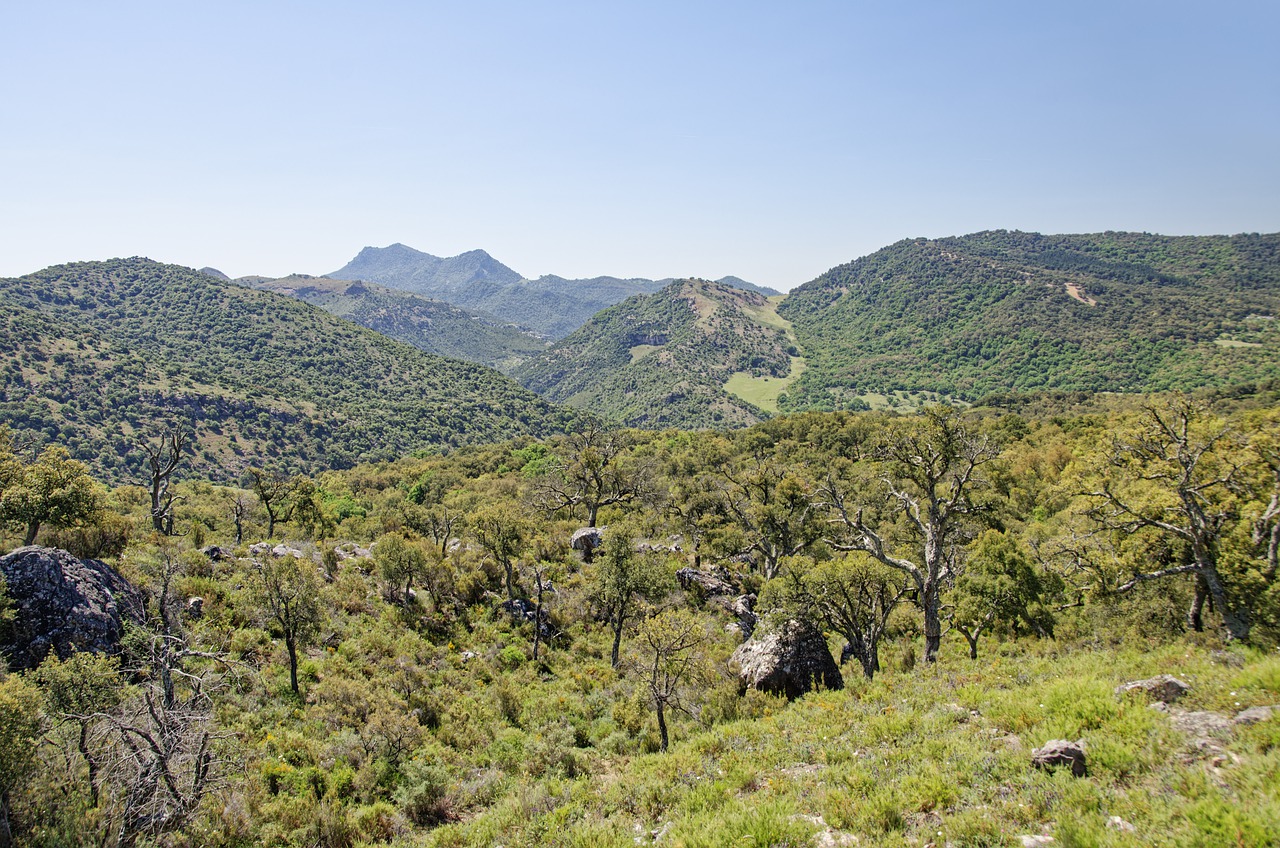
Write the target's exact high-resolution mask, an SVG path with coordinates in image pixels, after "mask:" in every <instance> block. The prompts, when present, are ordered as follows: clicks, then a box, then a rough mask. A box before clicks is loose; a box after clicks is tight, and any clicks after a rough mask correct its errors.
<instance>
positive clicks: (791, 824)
mask: <svg viewBox="0 0 1280 848" xmlns="http://www.w3.org/2000/svg"><path fill="white" fill-rule="evenodd" d="M944 647H946V648H947V650H944V655H943V657H942V659H941V661H940V662H939V663H938V664H937V665H936V666H935V667H917V668H915V669H914V670H912V671H909V672H901V671H892V670H891V671H886V672H885V673H882V674H881V675H879V676H878V677H877V679H876V680H875V681H874V682H866V681H864V680H862V679H861V678H860V677H858V676H856V674H855V672H854V670H853V669H851V668H848V669H846V674H847V678H846V679H847V680H848V681H849V683H850V685H849V686H848V688H846V689H845V690H844V691H838V692H820V693H814V694H811V695H809V696H807V697H805V698H803V699H801V700H799V701H796V702H794V703H792V704H790V705H784V704H782V703H777V704H773V705H771V706H768V707H766V708H764V710H763V713H762V714H761V715H760V717H758V718H752V719H741V720H738V721H733V722H729V723H725V724H720V725H716V726H714V727H710V728H705V729H703V730H701V731H696V730H695V729H693V728H691V729H690V730H689V731H688V732H687V733H686V735H685V736H683V737H682V738H680V739H678V740H677V742H676V744H675V745H673V747H672V749H671V751H670V752H668V753H667V754H638V755H637V754H633V755H629V756H617V757H612V758H608V757H606V758H605V759H603V760H599V761H597V762H595V764H594V766H593V769H592V775H591V776H583V777H579V778H577V779H575V780H572V781H566V780H564V779H563V778H555V779H549V780H546V781H543V782H542V783H539V784H537V785H534V786H530V785H528V784H525V785H523V786H521V787H520V788H518V789H513V790H512V791H511V792H510V793H509V794H508V795H507V796H505V797H503V798H500V799H499V800H498V801H497V802H496V803H495V804H494V805H493V806H491V807H489V808H487V809H484V810H482V811H480V812H479V813H478V814H477V815H476V816H475V817H474V818H472V819H470V820H467V821H464V822H459V823H454V824H450V825H448V826H446V827H443V828H439V829H437V830H434V831H431V832H430V833H429V834H428V835H427V836H426V837H425V840H424V842H423V843H422V844H424V845H440V846H445V845H451V846H463V845H481V844H488V842H489V841H490V840H492V839H498V841H500V842H501V843H502V844H503V845H506V846H508V848H512V846H518V845H536V844H553V845H569V846H622V845H634V844H648V843H649V842H651V841H653V837H654V835H655V834H657V835H658V837H659V841H660V842H661V844H664V845H671V846H679V847H680V848H719V846H761V848H763V846H801V845H811V844H814V838H815V836H816V835H818V834H820V833H823V832H824V831H829V832H828V833H827V836H826V838H828V839H836V840H838V839H839V838H840V837H841V836H842V835H849V836H856V837H857V840H858V841H857V844H858V845H859V846H879V845H884V846H888V845H902V844H904V843H916V844H925V843H928V842H934V843H935V844H939V845H941V844H944V843H945V844H951V845H955V846H1004V845H1017V844H1019V842H1018V837H1019V836H1021V835H1024V834H1039V833H1048V834H1051V835H1053V836H1054V837H1055V839H1056V840H1057V842H1058V844H1062V845H1068V846H1073V845H1099V846H1138V845H1170V846H1173V845H1204V846H1218V845H1221V846H1228V845H1231V846H1236V845H1245V846H1263V845H1274V844H1280V720H1272V721H1271V722H1267V723H1263V724H1259V725H1256V726H1254V727H1250V728H1241V729H1238V730H1237V731H1235V733H1234V735H1233V736H1232V737H1231V738H1230V739H1228V740H1226V741H1223V742H1222V743H1221V744H1222V745H1223V747H1224V748H1225V749H1226V753H1224V754H1221V755H1218V756H1220V757H1221V759H1214V755H1212V754H1211V753H1204V752H1201V751H1198V750H1197V749H1196V748H1195V746H1194V745H1193V744H1192V740H1189V739H1187V738H1186V737H1185V736H1184V735H1183V734H1182V733H1181V732H1180V731H1178V730H1176V729H1175V728H1174V727H1173V725H1172V724H1171V722H1170V720H1169V717H1168V716H1167V715H1165V714H1163V713H1160V712H1157V711H1155V710H1152V709H1150V708H1149V707H1148V705H1147V704H1146V703H1145V702H1142V701H1141V700H1138V699H1133V698H1119V697H1117V696H1116V695H1115V693H1114V689H1115V687H1116V686H1117V685H1118V684H1119V683H1121V682H1124V681H1126V680H1132V679H1136V678H1139V677H1144V676H1149V675H1152V674H1156V673H1161V672H1166V673H1171V674H1175V675H1177V676H1179V677H1180V678H1182V679H1183V680H1186V681H1188V682H1189V683H1190V684H1191V686H1192V690H1191V692H1190V694H1189V695H1188V696H1187V698H1186V699H1184V700H1185V703H1184V704H1182V705H1180V706H1184V707H1185V708H1186V709H1192V710H1195V709H1220V710H1223V711H1228V714H1230V712H1232V711H1235V710H1238V709H1240V708H1242V707H1236V706H1235V703H1236V702H1240V703H1241V704H1242V706H1251V705H1256V704H1264V703H1266V704H1270V703H1277V702H1280V657H1277V656H1266V655H1262V654H1259V653H1256V652H1254V653H1248V652H1244V651H1243V650H1239V651H1235V650H1233V651H1232V652H1231V653H1230V654H1225V653H1223V652H1222V651H1218V652H1216V653H1215V652H1214V651H1213V650H1211V649H1210V648H1208V647H1204V646H1200V645H1196V644H1189V643H1177V644H1172V645H1166V646H1163V647H1156V648H1153V649H1151V650H1142V649H1140V648H1136V647H1123V648H1119V649H1117V650H1115V651H1114V652H1112V651H1107V650H1096V649H1093V648H1085V647H1081V648H1075V649H1072V648H1067V647H1064V646H1062V645H1060V644H1058V643H1054V642H1034V641H1032V642H1022V643H1019V644H1016V645H1015V644H1010V645H996V644H992V643H986V644H984V651H983V654H982V656H981V658H980V659H979V660H977V661H970V660H968V659H967V658H966V657H964V656H963V655H962V650H961V647H962V646H960V645H955V644H949V643H948V644H947V645H946V646H944ZM1242 663H1243V664H1242ZM689 734H691V735H689ZM1054 738H1070V739H1076V738H1083V739H1084V740H1085V742H1086V746H1087V751H1088V758H1089V774H1088V776H1086V777H1084V778H1073V777H1072V776H1071V775H1070V774H1069V773H1068V772H1066V771H1061V770H1060V771H1056V772H1045V771H1039V770H1037V769H1034V768H1032V766H1031V764H1030V751H1031V749H1032V748H1033V747H1036V746H1039V745H1042V744H1043V743H1044V742H1046V741H1048V740H1050V739H1054ZM522 816H524V817H523V818H522ZM1113 816H1118V817H1119V819H1122V820H1123V821H1124V822H1126V823H1128V824H1131V825H1132V826H1133V830H1132V831H1130V830H1127V829H1122V828H1120V827H1119V826H1118V825H1117V824H1116V823H1115V822H1114V821H1113V820H1112V817H1113ZM827 844H841V843H840V842H838V841H836V842H834V843H832V842H827ZM850 844H851V843H850Z"/></svg>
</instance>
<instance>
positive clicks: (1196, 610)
mask: <svg viewBox="0 0 1280 848" xmlns="http://www.w3.org/2000/svg"><path fill="white" fill-rule="evenodd" d="M1208 597H1209V589H1208V587H1207V586H1205V582H1204V578H1203V577H1198V576H1197V577H1196V591H1195V595H1193V596H1192V598H1191V609H1189V610H1187V626H1188V627H1190V628H1191V629H1192V630H1194V631H1195V632H1196V633H1203V632H1204V616H1203V613H1204V602H1205V600H1206V599H1207V598H1208Z"/></svg>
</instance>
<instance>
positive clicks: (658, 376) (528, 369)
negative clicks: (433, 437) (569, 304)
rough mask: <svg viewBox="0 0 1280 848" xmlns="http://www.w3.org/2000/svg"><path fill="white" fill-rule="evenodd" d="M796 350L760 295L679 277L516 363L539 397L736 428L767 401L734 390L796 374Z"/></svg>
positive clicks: (602, 410) (638, 420) (641, 419)
mask: <svg viewBox="0 0 1280 848" xmlns="http://www.w3.org/2000/svg"><path fill="white" fill-rule="evenodd" d="M794 353H795V349H794V347H793V345H792V343H791V340H790V339H789V337H788V335H787V332H786V322H784V321H780V320H779V319H778V316H777V313H776V311H775V310H774V307H773V304H771V303H770V302H769V301H768V300H766V299H765V298H764V297H763V296H762V295H760V294H756V293H754V292H748V291H745V290H743V289H739V288H734V287H732V286H728V285H725V284H722V283H713V282H710V281H707V280H681V281H679V282H675V283H672V284H670V285H668V286H667V287H666V288H664V289H663V290H662V291H660V292H657V293H656V294H652V295H642V296H637V297H633V298H630V299H628V300H626V301H624V302H622V303H620V304H618V305H617V306H614V307H611V308H609V309H606V310H604V311H603V312H601V313H599V314H598V315H596V316H595V317H594V318H592V319H591V320H590V321H588V322H587V324H586V325H585V326H583V327H582V328H581V329H579V330H577V331H576V332H574V333H573V334H572V335H570V336H568V337H567V338H565V339H563V340H561V341H560V342H558V343H557V344H556V345H554V346H553V347H552V348H551V349H550V350H548V351H546V352H545V353H543V354H541V355H539V356H535V357H531V358H530V359H528V360H527V361H526V362H525V363H523V364H522V365H521V366H520V367H519V368H517V369H516V370H515V371H514V372H512V374H513V376H515V377H516V378H517V379H518V380H520V382H521V383H523V384H524V385H525V386H527V387H528V388H530V389H532V390H533V391H535V392H537V393H539V394H540V395H543V396H544V397H546V398H548V399H550V400H553V401H556V402H558V403H565V404H568V405H569V406H572V407H575V408H577V409H582V410H584V411H587V412H590V413H592V414H595V415H598V416H600V417H602V418H606V419H609V420H613V421H618V422H621V423H625V424H627V425H629V426H635V427H682V428H697V427H734V426H742V425H744V424H751V423H755V422H757V421H760V420H761V419H762V418H764V417H767V413H766V412H765V410H764V409H762V408H761V406H760V404H762V403H764V404H767V403H768V400H766V399H764V398H763V397H759V396H751V395H750V393H749V392H748V391H745V390H744V391H742V392H741V393H742V394H743V395H747V396H748V397H749V398H750V399H745V398H744V397H743V396H739V395H735V394H730V393H729V392H728V391H726V390H725V385H726V383H727V382H728V381H729V380H730V378H731V377H733V376H734V375H739V380H740V381H742V385H743V386H744V387H745V386H750V385H752V381H753V380H755V381H757V382H764V381H768V380H770V379H772V380H774V381H777V382H779V383H780V382H781V381H783V380H785V379H786V378H788V377H789V376H791V375H792V374H793V368H796V370H798V368H797V367H796V366H793V364H792V356H793V354H794Z"/></svg>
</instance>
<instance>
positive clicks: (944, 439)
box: [0, 394, 1280, 848]
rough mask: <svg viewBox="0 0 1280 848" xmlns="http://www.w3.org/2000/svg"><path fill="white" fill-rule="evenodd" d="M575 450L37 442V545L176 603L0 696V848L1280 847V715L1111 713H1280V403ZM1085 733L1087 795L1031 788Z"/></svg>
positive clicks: (29, 473)
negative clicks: (1043, 759)
mask: <svg viewBox="0 0 1280 848" xmlns="http://www.w3.org/2000/svg"><path fill="white" fill-rule="evenodd" d="M572 429H573V432H572V433H570V434H569V435H567V436H553V437H547V438H543V439H538V438H535V437H533V436H529V435H522V436H519V437H518V438H515V439H514V440H511V441H506V442H501V443H497V444H490V445H482V446H454V447H450V448H441V449H439V450H438V451H435V452H431V451H420V452H418V453H417V454H415V455H410V456H405V457H402V458H399V459H396V460H394V461H391V460H388V461H380V462H376V463H373V464H361V465H355V466H354V467H351V468H348V469H345V470H329V471H322V472H319V473H314V474H311V475H307V476H299V475H298V474H296V473H294V469H291V468H290V467H289V463H287V462H285V461H284V460H283V459H282V460H281V461H280V462H278V463H276V464H275V465H273V464H272V463H270V462H265V463H263V464H262V465H261V466H255V467H254V468H253V469H248V468H246V469H245V470H244V474H243V476H242V477H240V478H239V480H238V484H237V485H230V486H228V485H218V484H215V483H214V482H211V481H210V480H209V479H208V477H209V476H210V475H205V474H203V473H202V472H200V471H199V470H198V467H199V463H195V462H192V459H193V456H195V455H194V454H193V453H192V446H191V445H190V443H189V442H187V441H186V440H185V438H184V436H183V435H182V434H181V422H171V424H170V425H169V426H168V427H167V429H166V427H164V426H161V427H159V428H157V429H155V430H154V432H149V433H146V434H140V438H139V439H138V441H137V443H136V444H135V445H134V446H133V447H132V448H131V450H133V451H135V452H136V457H135V458H134V459H132V460H130V461H128V462H120V463H114V464H113V465H112V466H111V468H110V472H111V474H112V477H113V479H118V478H119V477H120V475H121V474H122V473H123V471H124V470H125V469H138V470H139V473H137V475H136V478H135V479H133V480H132V481H131V482H125V483H122V484H119V485H115V486H114V487H113V488H108V487H106V486H105V485H103V484H102V483H99V482H95V480H101V479H103V475H102V474H101V470H95V469H91V468H89V467H88V466H84V465H80V464H79V463H75V462H74V460H72V459H70V458H69V457H67V456H66V454H65V452H60V451H59V450H58V449H57V447H56V446H55V447H53V448H50V449H46V450H45V451H44V452H43V453H37V454H34V455H33V453H32V450H31V445H29V444H25V443H22V441H21V439H18V440H17V441H15V439H14V438H12V437H11V436H10V435H9V434H8V433H6V434H5V435H4V436H3V438H2V439H0V487H3V488H2V491H0V518H3V521H4V525H3V527H4V534H5V535H4V537H3V538H4V542H5V545H4V550H5V551H8V550H11V549H13V548H16V547H18V546H19V545H21V544H22V543H23V542H24V541H27V537H28V536H31V537H32V538H33V539H34V540H35V541H36V542H37V543H39V544H44V545H49V546H54V547H61V548H64V549H67V550H70V551H72V552H73V553H75V554H76V555H77V556H82V557H93V558H99V559H103V560H105V561H107V562H108V563H109V564H111V565H112V566H114V567H115V568H117V569H118V570H119V572H120V573H121V574H122V575H124V576H125V577H126V578H127V579H128V580H130V581H131V582H132V583H133V584H134V585H135V586H137V587H139V588H140V589H141V590H143V592H144V593H145V603H146V622H145V624H143V625H138V626H134V627H132V628H131V629H130V630H129V632H128V634H127V636H126V638H125V640H124V642H123V644H122V646H121V649H120V652H119V654H118V655H117V656H99V655H89V654H76V655H73V656H71V657H69V658H66V659H64V660H61V661H60V660H58V659H57V658H50V659H47V660H45V662H44V663H42V664H41V665H40V666H39V667H38V668H36V669H34V670H28V671H13V672H10V673H9V674H7V675H6V676H4V677H3V678H2V679H0V801H2V802H3V806H2V807H0V811H2V812H3V819H4V824H5V827H6V831H5V833H4V834H3V835H0V839H10V838H11V840H12V844H20V845H40V846H54V845H95V846H128V845H139V846H141V845H191V846H195V845H200V846H251V845H271V846H300V848H301V846H355V845H377V844H395V845H422V846H468V845H475V846H481V845H485V846H488V845H504V846H517V845H528V846H534V845H566V846H584V847H585V846H619V848H621V846H633V845H636V844H650V843H654V844H660V845H675V846H688V848H695V846H720V845H724V846H728V845H735V846H737V845H753V846H767V845H777V846H781V845H793V846H798V845H808V844H836V845H851V844H858V845H901V844H904V843H909V844H918V845H926V844H934V845H939V846H940V845H943V844H948V845H957V846H987V845H992V846H994V845H1019V844H1021V843H1020V841H1019V840H1020V838H1021V836H1023V835H1052V836H1053V837H1054V838H1055V839H1056V840H1057V844H1063V845H1213V846H1216V845H1222V846H1228V845H1231V846H1235V845H1251V846H1265V845H1275V844H1280V719H1277V718H1272V719H1270V720H1266V721H1260V722H1257V723H1253V724H1239V725H1233V724H1232V723H1231V722H1230V721H1229V720H1228V721H1227V722H1226V726H1225V728H1224V726H1219V725H1215V726H1214V727H1215V728H1216V729H1211V730H1210V731H1206V732H1205V733H1197V732H1193V731H1190V730H1187V729H1186V727H1187V726H1186V725H1185V723H1184V724H1179V723H1178V721H1180V720H1182V719H1180V718H1179V716H1177V715H1172V714H1171V713H1170V712H1169V710H1168V709H1166V710H1164V711H1161V710H1157V709H1152V708H1151V707H1150V706H1149V705H1148V703H1147V702H1146V701H1145V700H1142V699H1140V698H1135V697H1130V696H1121V695H1117V694H1116V693H1115V692H1114V690H1115V688H1116V687H1117V686H1118V685H1120V684H1122V683H1124V682H1126V681H1129V680H1133V679H1136V678H1144V677H1150V676H1153V675H1156V674H1161V673H1168V674H1174V675H1176V676H1178V677H1179V678H1181V679H1183V680H1185V681H1187V682H1188V683H1189V684H1190V686H1191V691H1190V693H1189V694H1188V695H1187V696H1186V697H1185V699H1184V700H1183V701H1182V702H1180V703H1179V705H1178V708H1179V709H1185V710H1189V711H1193V712H1194V713H1195V714H1197V715H1198V714H1201V713H1203V714H1205V715H1221V716H1226V717H1227V718H1228V719H1229V718H1230V717H1231V716H1234V715H1236V714H1238V713H1240V712H1241V711H1242V710H1245V709H1247V708H1250V707H1257V706H1266V705H1273V704H1280V653H1277V647H1278V646H1280V580H1278V579H1277V558H1278V553H1277V552H1278V551H1280V506H1277V504H1280V410H1278V408H1277V406H1276V405H1275V400H1274V398H1272V397H1269V396H1262V395H1238V396H1224V395H1208V394H1206V395H1202V396H1196V397H1191V396H1184V395H1151V396H1129V397H1110V398H1096V399H1092V400H1088V401H1086V402H1084V403H1070V404H1068V403H1066V402H1065V401H1063V400H1062V399H1061V398H1059V399H1057V400H1055V399H1053V398H1042V399H1041V400H1040V401H1038V402H1036V403H1027V404H1024V405H1022V406H1020V407H1019V408H1018V409H1017V410H1016V411H1012V410H1010V409H1007V408H1005V409H1002V408H995V407H984V408H971V409H965V410H957V409H952V408H946V407H929V408H927V409H926V410H925V411H924V412H923V413H920V414H915V415H901V416H900V415H894V414H889V413H871V412H863V413H854V412H828V413H802V414H795V415H790V416H784V417H779V418H776V419H773V420H770V421H766V422H764V423H762V424H758V425H756V426H754V427H751V428H749V429H744V430H738V431H730V432H685V431H675V430H668V431H662V432H649V431H609V430H606V429H603V428H599V427H597V428H592V427H590V426H588V425H581V424H579V425H577V426H575V427H574V428H572ZM175 434H176V437H175ZM148 439H149V440H148ZM157 446H158V447H157ZM175 451H176V454H177V455H178V456H179V457H180V461H179V462H178V463H177V467H176V468H175V469H173V470H172V472H171V479H170V476H164V477H163V479H161V478H159V477H156V476H155V475H152V476H148V475H147V474H146V473H145V469H146V468H148V467H150V468H153V469H156V470H155V474H160V473H161V472H164V471H165V469H166V468H167V465H168V460H169V459H170V458H171V457H170V454H171V453H173V452H175ZM149 457H150V459H149ZM55 472H56V473H55ZM588 524H591V525H596V526H598V527H599V528H600V532H601V534H602V537H603V544H602V548H601V549H599V550H595V551H588V552H586V555H584V552H583V551H581V550H575V549H574V548H573V547H571V546H570V539H571V537H573V535H574V533H575V531H577V530H579V529H580V528H583V527H585V526H587V525H588ZM33 526H34V527H35V530H34V531H32V529H31V528H32V527H33ZM262 542H266V544H265V545H260V544H258V543H262ZM277 546H278V547H277ZM273 548H275V550H274V552H273V550H272V549H273ZM685 568H692V569H696V570H699V571H702V572H706V573H708V574H710V575H714V576H715V577H717V578H719V579H721V580H724V581H726V582H728V583H730V584H732V585H733V586H734V591H735V593H737V594H742V595H747V594H754V595H756V596H757V600H756V602H755V607H754V612H755V614H756V615H758V616H759V620H758V622H757V623H756V625H755V627H756V631H757V632H759V633H764V632H768V631H769V630H770V628H776V627H782V626H785V625H786V623H787V622H788V621H796V622H802V623H804V624H806V625H808V626H810V627H814V628H817V629H818V630H819V631H820V632H821V633H823V634H824V635H825V636H826V639H827V641H828V644H829V646H830V648H831V649H832V653H833V655H834V656H835V657H837V658H841V657H842V653H843V657H844V660H843V664H842V671H843V676H844V681H845V687H844V688H843V689H842V690H832V691H813V692H810V693H808V694H807V695H804V696H803V697H801V698H799V699H797V700H794V701H792V702H788V701H787V700H786V699H785V698H783V697H781V696H777V695H769V694H765V693H762V692H758V691H755V690H746V691H743V690H742V689H740V686H739V683H738V678H737V675H736V673H735V669H734V668H733V667H732V665H731V663H730V662H729V658H730V655H731V653H732V652H733V651H734V649H735V648H736V647H737V646H738V644H740V643H741V641H742V633H741V627H740V623H739V621H738V619H737V618H735V617H734V615H732V614H730V613H729V612H727V611H726V610H725V608H724V606H723V605H721V604H718V603H716V602H715V599H714V598H711V597H708V596H707V593H705V592H704V591H701V590H700V589H698V588H697V587H692V588H690V589H687V590H686V589H682V588H681V584H680V582H678V581H677V579H676V575H675V572H676V571H677V570H678V569H685ZM0 597H3V596H0ZM193 599H199V602H198V603H195V602H194V601H193ZM11 615H12V612H11V609H10V605H9V604H8V603H7V602H3V601H0V626H6V622H7V621H8V620H9V618H10V617H11ZM846 645H847V646H848V647H847V648H846V647H845V646H846ZM1184 718H1185V717H1184ZM1059 738H1062V739H1071V740H1074V739H1084V740H1085V741H1086V743H1087V746H1088V757H1089V761H1088V762H1089V767H1088V773H1087V775H1086V776H1084V777H1074V776H1072V774H1071V773H1070V771H1069V770H1067V771H1064V770H1057V771H1048V770H1039V769H1035V768H1033V767H1032V766H1031V764H1030V758H1029V752H1030V750H1031V749H1032V748H1033V747H1037V746H1040V745H1042V744H1043V743H1045V742H1046V741H1048V740H1051V739H1059ZM855 837H856V842H855V841H854V838H855ZM821 840H826V841H821Z"/></svg>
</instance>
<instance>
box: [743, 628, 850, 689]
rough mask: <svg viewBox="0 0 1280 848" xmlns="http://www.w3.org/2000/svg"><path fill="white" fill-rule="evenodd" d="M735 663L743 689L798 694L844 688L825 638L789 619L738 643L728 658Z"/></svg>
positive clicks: (838, 668)
mask: <svg viewBox="0 0 1280 848" xmlns="http://www.w3.org/2000/svg"><path fill="white" fill-rule="evenodd" d="M730 661H731V662H734V663H736V664H737V666H738V669H739V671H738V679H739V682H740V683H741V684H742V689H743V690H744V691H745V690H746V689H747V688H751V689H759V690H760V691H762V692H771V693H773V694H781V695H786V696H787V698H798V697H800V696H801V695H803V694H804V693H806V692H808V691H810V690H811V689H814V688H817V687H818V686H823V687H825V688H827V689H843V688H844V678H843V677H842V676H841V675H840V666H838V665H836V661H835V659H834V658H832V656H831V650H830V649H829V648H828V647H827V640H826V639H825V638H824V637H823V635H822V634H821V633H819V632H818V631H817V630H814V629H813V628H812V627H807V626H805V625H803V624H801V623H799V622H797V621H788V622H787V623H786V624H785V625H783V626H782V627H781V628H780V629H778V630H776V631H774V632H771V633H764V634H757V635H755V636H753V637H751V638H750V639H749V640H747V641H746V642H744V643H742V644H741V645H739V646H738V649H737V650H736V651H734V652H733V656H732V657H731V658H730Z"/></svg>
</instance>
